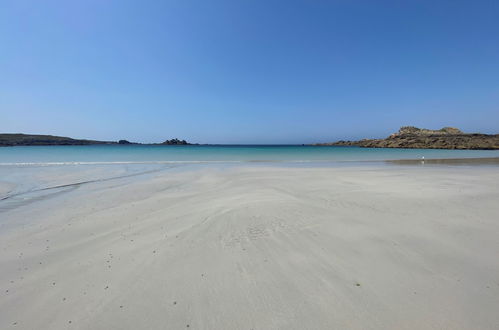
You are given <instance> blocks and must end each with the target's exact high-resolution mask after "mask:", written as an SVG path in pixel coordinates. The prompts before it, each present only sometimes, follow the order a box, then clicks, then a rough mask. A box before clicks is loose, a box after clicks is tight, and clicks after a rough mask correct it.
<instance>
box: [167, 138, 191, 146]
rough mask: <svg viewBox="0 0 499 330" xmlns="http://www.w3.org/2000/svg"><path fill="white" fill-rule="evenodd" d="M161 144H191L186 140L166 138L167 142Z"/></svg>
mask: <svg viewBox="0 0 499 330" xmlns="http://www.w3.org/2000/svg"><path fill="white" fill-rule="evenodd" d="M161 144H166V145H190V143H188V142H187V141H186V140H179V139H171V140H166V141H165V142H163V143H161Z"/></svg>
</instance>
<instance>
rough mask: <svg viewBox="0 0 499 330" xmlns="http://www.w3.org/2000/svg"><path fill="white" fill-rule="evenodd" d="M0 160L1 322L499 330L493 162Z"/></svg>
mask: <svg viewBox="0 0 499 330" xmlns="http://www.w3.org/2000/svg"><path fill="white" fill-rule="evenodd" d="M68 168H69V169H70V170H68ZM2 171H3V172H2V174H3V175H2V176H1V177H0V181H2V182H1V183H0V194H1V198H4V199H3V200H1V201H0V219H1V220H0V289H1V292H0V328H1V329H106V330H109V329H187V328H189V329H248V330H250V329H255V330H256V329H300V330H302V329H498V328H499V313H498V312H497V311H498V310H499V258H498V256H499V203H498V201H499V167H497V166H447V165H440V166H438V165H434V166H417V167H415V166H397V165H379V166H376V165H366V166H358V167H356V166H348V167H298V166H296V167H280V166H277V165H276V166H266V165H259V166H247V165H240V166H225V167H224V166H194V165H193V166H185V167H174V168H160V167H158V168H155V169H153V170H151V171H148V172H147V173H145V174H138V173H140V172H137V173H133V175H124V174H126V173H128V172H126V171H124V170H123V167H120V166H115V167H111V166H109V167H100V168H99V167H96V166H94V167H92V166H90V165H88V166H85V167H78V166H65V167H64V166H60V167H58V166H47V167H29V166H26V167H19V168H10V169H2ZM7 174H8V175H7ZM28 174H29V176H28ZM20 177H29V180H31V182H32V186H29V185H28V186H29V189H31V190H32V189H33V187H37V188H36V189H35V190H36V191H34V192H31V193H23V191H21V190H19V189H21V188H19V187H20V186H16V184H14V183H13V182H11V181H15V180H10V179H12V178H16V180H17V178H20ZM78 182H84V183H81V184H75V183H78ZM16 187H17V188H16ZM24 187H26V186H24ZM52 187H58V188H54V189H45V190H42V189H44V188H52ZM16 189H18V190H19V191H17V190H16ZM23 189H25V188H23ZM16 194H17V195H16Z"/></svg>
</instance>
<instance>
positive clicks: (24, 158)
mask: <svg viewBox="0 0 499 330" xmlns="http://www.w3.org/2000/svg"><path fill="white" fill-rule="evenodd" d="M422 157H424V158H425V159H450V158H484V157H499V150H438V149H424V150H423V149H393V148H359V147H336V146H330V147H318V146H300V145H265V146H262V145H244V146H236V145H216V146H213V145H211V146H201V145H200V146H161V145H93V146H36V147H4V148H0V165H34V164H36V165H44V164H46V165H50V164H54V165H55V164H113V163H116V164H119V163H122V164H128V163H129V164H135V163H137V164H141V163H144V164H147V163H165V164H166V163H197V162H200V163H210V162H288V163H289V162H291V163H292V162H296V163H300V162H350V161H354V162H355V161H357V162H358V161H382V160H399V159H421V158H422Z"/></svg>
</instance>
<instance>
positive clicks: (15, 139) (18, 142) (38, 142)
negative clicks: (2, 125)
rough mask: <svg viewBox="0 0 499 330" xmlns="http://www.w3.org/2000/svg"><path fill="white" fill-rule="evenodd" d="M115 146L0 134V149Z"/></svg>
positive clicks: (90, 141)
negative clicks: (93, 145) (10, 147)
mask: <svg viewBox="0 0 499 330" xmlns="http://www.w3.org/2000/svg"><path fill="white" fill-rule="evenodd" d="M91 144H116V142H110V141H95V140H78V139H72V138H68V137H64V136H53V135H32V134H0V147H8V146H53V145H91Z"/></svg>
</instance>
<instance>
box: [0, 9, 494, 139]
mask: <svg viewBox="0 0 499 330" xmlns="http://www.w3.org/2000/svg"><path fill="white" fill-rule="evenodd" d="M498 17H499V1H497V0H493V1H480V0H474V1H460V0H452V1H445V0H442V1H438V0H432V1H425V0H421V1H410V0H407V1H406V0H393V1H384V0H379V1H373V0H366V1H362V0H338V1H334V0H331V1H320V0H306V1H295V0H285V1H284V0H283V1H274V0H265V1H258V0H248V1H243V0H241V1H239V0H210V1H206V0H201V1H196V0H192V1H191V0H178V1H177V0H176V1H168V0H162V1H160V0H158V1H152V0H141V1H138V0H137V1H128V0H116V1H112V0H84V1H83V0H82V1H76V0H75V1H67V0H60V1H54V0H44V1H39V0H32V1H29V0H13V1H10V0H0V132H5V133H7V132H9V133H14V132H16V133H17V132H20V133H32V134H52V135H62V136H70V137H74V138H90V139H100V140H113V141H114V140H118V139H127V140H130V141H137V142H161V141H164V140H166V139H170V138H174V137H177V138H180V139H186V140H188V141H190V142H197V143H278V144H279V143H283V144H287V143H290V144H293V143H312V142H329V141H335V140H339V139H357V138H374V137H385V136H387V135H389V134H390V133H392V132H394V131H397V130H398V128H399V127H400V126H405V125H411V126H418V127H425V128H432V129H438V128H441V127H444V126H454V127H459V128H461V129H462V130H464V131H467V132H483V133H499V18H498Z"/></svg>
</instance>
